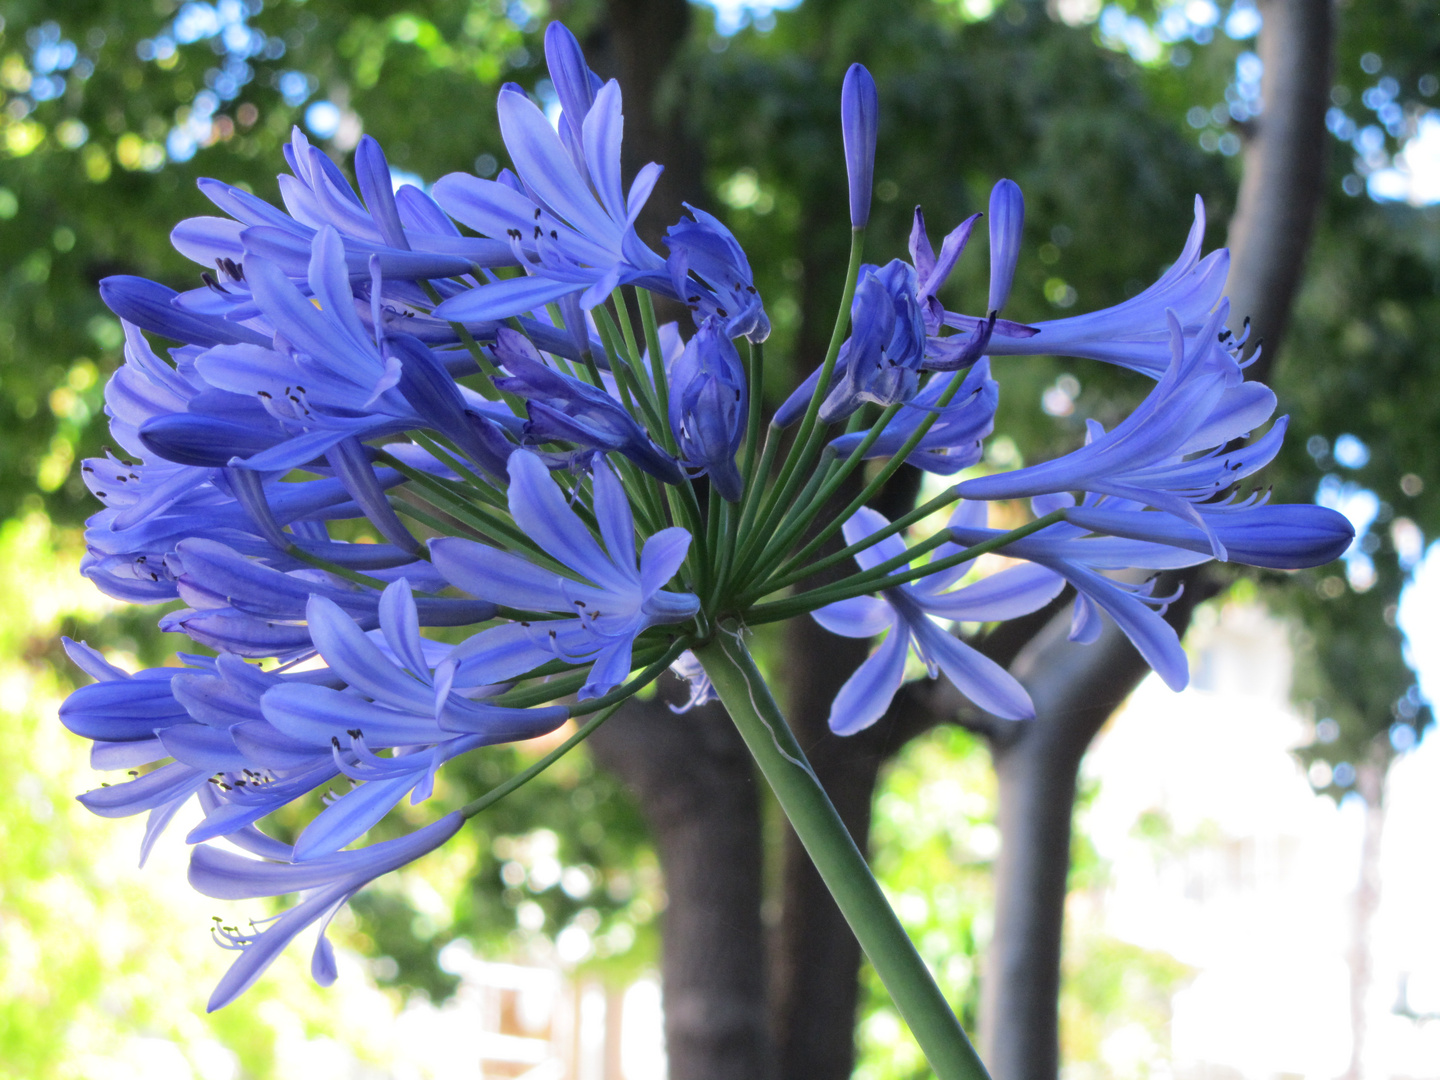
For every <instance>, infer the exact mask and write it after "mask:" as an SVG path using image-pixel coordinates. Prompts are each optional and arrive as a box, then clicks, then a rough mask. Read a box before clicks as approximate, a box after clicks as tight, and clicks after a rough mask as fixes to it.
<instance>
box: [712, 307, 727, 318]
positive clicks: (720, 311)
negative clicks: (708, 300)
mask: <svg viewBox="0 0 1440 1080" xmlns="http://www.w3.org/2000/svg"><path fill="white" fill-rule="evenodd" d="M715 314H716V315H719V316H720V318H722V319H728V318H729V317H730V313H729V312H728V311H726V310H725V309H724V308H723V307H717V308H716V309H715Z"/></svg>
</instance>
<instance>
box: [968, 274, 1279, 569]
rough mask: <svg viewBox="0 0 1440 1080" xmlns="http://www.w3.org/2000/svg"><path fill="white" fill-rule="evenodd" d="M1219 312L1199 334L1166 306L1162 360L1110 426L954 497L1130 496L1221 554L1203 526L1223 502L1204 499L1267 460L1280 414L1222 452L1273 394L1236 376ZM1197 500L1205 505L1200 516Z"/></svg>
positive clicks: (1270, 407)
mask: <svg viewBox="0 0 1440 1080" xmlns="http://www.w3.org/2000/svg"><path fill="white" fill-rule="evenodd" d="M1227 312H1228V305H1227V304H1226V303H1225V302H1223V301H1222V302H1221V304H1220V306H1219V307H1218V308H1217V309H1216V310H1215V311H1214V312H1213V313H1212V314H1211V316H1210V318H1209V320H1208V321H1207V323H1206V325H1205V327H1204V328H1203V329H1202V330H1201V332H1200V333H1199V334H1198V335H1195V336H1193V337H1189V338H1187V337H1186V336H1185V334H1184V332H1183V330H1182V328H1181V325H1180V322H1179V320H1178V319H1177V318H1176V317H1175V315H1174V313H1167V317H1168V319H1169V323H1170V343H1171V360H1170V366H1169V367H1168V368H1167V369H1166V372H1165V375H1164V377H1163V378H1162V379H1161V380H1160V381H1159V382H1158V383H1157V384H1156V385H1155V388H1154V389H1153V390H1152V391H1151V392H1150V394H1149V395H1148V396H1147V397H1146V398H1145V400H1144V401H1143V402H1141V403H1140V405H1139V406H1138V407H1137V408H1136V409H1135V411H1134V412H1133V413H1131V414H1130V415H1129V416H1128V417H1126V419H1125V420H1124V421H1122V422H1121V423H1120V424H1119V425H1118V426H1116V427H1115V428H1114V430H1112V431H1108V432H1107V431H1105V430H1104V429H1103V428H1102V427H1101V426H1100V425H1099V424H1098V423H1097V422H1095V421H1093V420H1092V421H1090V422H1089V439H1088V441H1087V442H1086V444H1085V445H1084V446H1083V447H1081V448H1080V449H1078V450H1076V451H1074V452H1072V453H1069V454H1065V455H1063V456H1062V457H1059V458H1056V459H1054V460H1053V461H1047V462H1044V463H1042V464H1040V465H1032V466H1028V467H1026V468H1023V469H1016V470H1014V471H1012V472H1006V473H998V474H995V475H993V476H985V477H980V478H978V479H975V480H967V481H965V482H964V483H962V484H961V485H960V488H959V491H960V494H961V495H963V496H964V497H965V498H967V499H1013V498H1020V497H1024V496H1035V495H1048V494H1053V493H1057V492H1066V491H1088V492H1094V493H1097V494H1101V495H1112V496H1114V497H1116V498H1120V499H1133V500H1134V501H1136V502H1137V503H1139V504H1141V505H1144V506H1153V507H1156V508H1157V509H1160V510H1165V511H1166V512H1168V513H1171V514H1174V515H1176V516H1177V517H1179V518H1181V519H1183V520H1185V521H1188V522H1190V523H1191V524H1193V525H1197V526H1199V527H1200V528H1201V529H1202V530H1204V531H1205V533H1206V535H1207V536H1209V537H1210V539H1211V546H1212V551H1213V553H1214V555H1215V557H1216V558H1219V559H1223V558H1225V545H1224V544H1223V543H1222V542H1221V540H1220V538H1219V536H1218V534H1216V533H1215V531H1214V529H1213V528H1212V527H1211V524H1210V522H1211V521H1213V520H1214V513H1213V512H1214V511H1215V510H1218V509H1220V508H1221V507H1220V505H1216V504H1214V503H1213V502H1212V500H1213V499H1214V498H1215V497H1216V495H1217V494H1219V493H1220V492H1222V491H1223V490H1225V489H1226V488H1228V487H1230V486H1231V485H1232V484H1234V483H1236V482H1237V481H1239V480H1241V479H1243V478H1245V477H1247V476H1249V475H1250V474H1251V473H1253V472H1255V471H1256V470H1258V469H1260V468H1263V467H1264V466H1265V465H1266V464H1268V463H1269V461H1270V459H1271V458H1273V457H1274V456H1275V454H1276V452H1277V451H1278V450H1279V449H1280V443H1281V441H1282V439H1283V438H1284V435H1285V427H1286V418H1285V417H1281V418H1280V420H1279V421H1277V422H1276V423H1275V424H1274V425H1273V426H1272V427H1271V429H1270V430H1269V432H1267V433H1266V434H1265V435H1264V436H1263V437H1262V438H1260V439H1258V440H1257V441H1255V442H1254V443H1252V444H1250V445H1249V446H1246V447H1242V448H1240V449H1234V450H1227V449H1226V447H1227V446H1229V445H1230V444H1231V443H1232V442H1233V441H1234V440H1236V439H1238V438H1240V437H1242V436H1244V435H1248V434H1249V432H1250V431H1251V429H1253V428H1254V427H1256V426H1257V425H1259V424H1262V423H1264V422H1265V421H1266V420H1267V419H1269V417H1270V414H1271V413H1272V412H1273V411H1274V409H1275V395H1274V394H1273V393H1272V392H1271V391H1270V390H1269V389H1268V388H1267V387H1265V386H1263V385H1261V384H1259V383H1247V382H1244V381H1243V376H1242V373H1241V369H1240V365H1239V364H1238V363H1237V362H1236V360H1235V358H1234V357H1233V356H1232V355H1231V354H1230V352H1229V350H1228V349H1227V348H1226V347H1225V345H1224V343H1223V340H1222V338H1221V335H1220V334H1219V330H1220V327H1221V326H1223V325H1224V320H1225V316H1226V314H1227ZM1192 455H1193V456H1192ZM1202 505H1203V506H1204V507H1205V508H1206V509H1207V510H1208V511H1211V512H1210V513H1206V514H1202V513H1201V512H1200V507H1201V506H1202ZM1221 505H1223V504H1221Z"/></svg>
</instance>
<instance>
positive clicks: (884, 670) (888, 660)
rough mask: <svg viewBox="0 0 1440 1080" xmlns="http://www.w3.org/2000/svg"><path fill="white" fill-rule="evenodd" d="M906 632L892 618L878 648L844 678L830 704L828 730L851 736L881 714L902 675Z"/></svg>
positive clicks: (899, 623) (906, 651)
mask: <svg viewBox="0 0 1440 1080" xmlns="http://www.w3.org/2000/svg"><path fill="white" fill-rule="evenodd" d="M909 651H910V631H909V630H908V629H906V627H905V625H904V623H902V622H901V621H900V619H899V618H896V619H895V620H894V622H893V623H892V624H891V629H890V634H889V636H888V637H886V638H885V641H884V642H883V643H882V644H881V646H880V648H878V649H876V650H875V652H874V653H873V654H872V655H871V656H870V658H869V659H867V660H866V661H865V662H864V663H863V664H861V665H860V666H859V667H858V668H856V669H855V674H853V675H851V676H850V678H848V679H847V680H845V685H844V686H842V687H840V692H839V693H837V694H836V695H835V701H834V702H833V703H832V704H831V706H830V730H831V731H833V732H835V734H837V735H854V734H855V733H856V732H857V731H863V730H864V729H865V728H867V727H869V726H870V725H871V724H873V723H875V721H876V720H879V719H880V718H881V717H882V716H884V715H885V710H886V709H888V708H889V707H890V702H891V700H892V699H893V698H894V697H895V691H897V690H899V689H900V682H901V680H902V679H903V678H904V676H905V656H906V654H907V653H908V652H909Z"/></svg>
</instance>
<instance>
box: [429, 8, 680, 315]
mask: <svg viewBox="0 0 1440 1080" xmlns="http://www.w3.org/2000/svg"><path fill="white" fill-rule="evenodd" d="M546 47H547V52H548V53H550V54H551V55H554V56H559V57H562V58H563V59H564V64H563V66H562V70H563V72H564V74H563V75H562V76H561V81H562V82H563V83H564V84H565V86H566V91H565V95H566V98H568V99H569V102H568V103H569V104H572V105H573V106H574V107H575V108H577V109H580V108H583V109H585V113H584V116H583V117H574V116H572V117H570V118H569V119H568V120H565V121H564V122H563V130H564V131H565V132H566V134H567V137H566V138H565V139H563V140H562V137H561V135H560V134H558V133H557V132H556V131H555V129H554V128H553V127H551V126H550V121H549V120H547V119H546V118H545V114H544V113H543V112H542V111H541V110H540V109H539V108H538V107H537V106H536V105H535V104H534V102H532V101H531V100H530V99H529V98H528V97H526V96H525V94H524V92H523V91H521V90H520V88H519V87H518V86H515V85H514V84H507V85H506V86H505V87H504V88H503V89H502V90H501V91H500V98H499V102H498V110H499V114H500V132H501V135H502V136H503V138H504V140H505V147H506V149H507V150H509V152H510V157H511V160H512V161H513V162H514V165H515V174H516V182H515V183H514V184H513V185H512V184H509V183H505V182H503V181H502V180H482V179H480V178H479V177H476V176H470V175H468V174H465V173H451V174H450V175H448V176H443V177H441V178H440V179H439V180H438V181H437V182H436V184H435V188H434V191H435V198H436V200H437V201H438V202H439V203H440V205H441V206H442V207H444V208H445V210H446V212H447V213H449V214H450V215H451V216H452V217H454V218H455V219H456V220H457V221H460V222H462V223H464V224H466V225H468V226H470V227H471V228H472V229H474V230H475V231H476V232H478V233H480V234H481V235H482V236H488V237H493V238H495V239H502V238H503V239H504V240H506V241H508V242H509V244H510V246H511V251H512V252H513V254H514V256H515V258H516V260H517V261H519V262H520V264H521V265H522V266H523V267H524V268H525V271H526V274H527V275H528V276H526V277H522V278H511V279H509V280H504V281H494V282H492V283H490V284H488V285H483V286H481V287H480V288H477V289H471V290H468V291H466V292H462V293H459V294H457V295H455V296H452V297H451V298H449V299H448V300H446V301H445V302H444V303H442V304H441V305H440V306H439V307H437V308H436V309H435V314H436V316H437V317H439V318H443V319H458V320H471V319H502V318H507V317H509V316H511V315H516V314H518V313H520V312H522V311H529V310H532V309H535V308H540V307H543V306H544V305H545V304H547V303H549V302H551V301H553V300H558V299H559V298H560V297H562V296H564V295H566V294H567V293H572V292H580V293H581V294H582V295H581V306H582V307H584V308H586V309H589V308H592V307H594V306H595V305H597V304H599V303H601V302H603V301H604V300H605V298H606V297H608V296H609V295H610V293H611V292H612V291H613V290H614V289H615V287H616V286H617V285H623V284H625V283H627V282H630V281H635V280H638V279H642V278H644V279H647V284H653V283H657V282H658V283H659V284H660V285H661V287H662V288H663V287H664V283H665V280H666V275H665V273H664V271H665V264H664V262H663V261H662V260H661V258H660V256H659V255H657V254H655V252H653V251H651V250H650V249H649V248H648V247H646V246H645V245H644V243H642V242H641V240H640V238H639V237H638V236H637V235H636V233H635V220H636V218H637V217H638V216H639V214H640V211H641V209H642V208H643V207H644V205H645V201H646V200H647V199H648V198H649V197H650V192H651V191H652V190H653V189H654V187H655V182H656V181H657V180H658V179H659V178H660V172H661V167H660V166H659V165H656V164H654V163H653V162H652V163H651V164H649V165H646V166H645V167H644V168H642V169H641V170H640V172H639V173H638V174H637V175H636V177H635V180H634V182H633V183H632V184H631V186H630V190H629V192H628V193H627V192H625V190H624V189H623V187H622V185H621V176H620V141H621V133H622V131H623V129H624V119H623V117H622V116H621V102H620V86H619V84H618V83H616V82H615V81H614V80H613V79H612V80H611V81H610V82H607V83H604V84H603V85H602V86H601V87H600V88H599V89H598V90H594V93H593V97H591V96H590V90H591V89H593V85H592V84H589V83H588V76H586V75H583V74H582V73H581V72H579V71H578V70H576V61H575V57H574V55H572V53H571V50H570V49H569V48H568V46H567V45H566V43H565V42H564V41H563V40H562V39H561V38H557V37H555V36H554V35H550V34H548V33H547V38H546ZM578 63H579V65H580V66H582V67H583V59H581V60H579V61H578ZM585 70H586V71H587V72H588V69H585ZM567 142H568V146H567Z"/></svg>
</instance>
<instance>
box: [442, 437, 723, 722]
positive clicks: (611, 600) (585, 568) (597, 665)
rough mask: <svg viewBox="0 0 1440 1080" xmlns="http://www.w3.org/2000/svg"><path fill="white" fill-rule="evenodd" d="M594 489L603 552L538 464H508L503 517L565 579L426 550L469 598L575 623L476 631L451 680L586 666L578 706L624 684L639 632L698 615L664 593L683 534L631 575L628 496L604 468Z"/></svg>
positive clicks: (467, 554) (666, 536)
mask: <svg viewBox="0 0 1440 1080" xmlns="http://www.w3.org/2000/svg"><path fill="white" fill-rule="evenodd" d="M592 479H593V483H594V507H595V518H596V522H597V524H598V525H599V529H600V535H601V537H602V538H603V541H604V547H603V548H602V547H601V544H600V543H599V542H597V541H596V539H595V537H594V536H593V535H592V534H591V532H590V530H589V529H588V528H587V527H586V526H585V523H584V522H582V521H581V520H580V518H579V516H578V515H576V513H575V511H574V510H572V509H570V507H569V505H568V504H567V503H566V501H565V496H564V494H563V493H562V492H561V490H560V488H559V487H558V486H557V485H556V483H555V481H554V480H553V479H551V477H550V473H549V470H548V469H546V468H545V465H544V463H543V462H541V460H540V458H539V457H537V456H536V455H534V454H532V453H530V452H529V451H525V450H519V451H516V452H515V453H514V454H513V455H511V457H510V491H509V497H510V515H511V517H512V518H514V520H515V524H516V525H518V526H519V527H520V528H521V529H522V530H523V531H524V532H525V533H526V534H527V535H528V536H530V537H531V538H532V539H533V540H534V541H535V542H536V543H537V544H538V545H539V546H540V548H541V549H542V550H543V551H544V552H545V553H546V554H548V555H549V556H550V557H551V558H553V559H554V560H555V561H556V562H557V563H559V564H560V565H561V566H562V567H564V568H565V571H566V572H565V573H558V572H556V571H554V570H550V569H547V568H545V567H542V566H539V565H537V564H535V563H533V562H531V561H530V560H528V559H526V558H523V557H521V556H519V555H515V554H512V553H510V552H504V551H497V550H495V549H494V548H490V547H486V546H484V545H483V544H477V543H474V542H472V541H470V540H461V539H458V538H455V537H441V538H440V539H437V540H433V541H431V544H430V553H431V558H432V559H433V560H434V564H435V569H437V570H438V571H440V573H441V574H443V575H444V577H445V579H446V580H447V581H449V582H450V583H451V584H453V585H456V586H458V587H460V588H462V589H464V590H465V591H466V592H468V593H470V594H471V595H472V596H476V597H479V598H481V599H484V600H490V601H493V602H494V603H497V604H502V605H505V606H506V607H511V608H518V609H520V610H522V611H539V612H554V613H563V614H565V615H567V616H572V617H569V618H563V619H552V620H545V621H539V620H537V621H534V622H515V623H510V624H508V625H505V626H498V627H495V628H493V629H490V630H482V631H481V632H480V633H478V634H476V635H475V636H474V637H472V638H470V640H468V641H466V642H464V643H463V644H461V645H460V646H458V647H457V648H456V651H455V653H454V654H453V656H452V659H453V660H454V661H455V664H456V679H457V680H460V681H464V682H466V683H497V682H503V681H504V680H506V679H512V678H514V677H516V676H518V675H523V674H524V673H526V672H528V671H531V670H533V669H534V668H536V667H538V666H540V665H541V664H544V663H546V662H547V661H550V660H555V659H560V660H565V661H567V662H569V663H573V664H583V663H591V662H593V666H592V667H591V670H590V678H589V680H588V681H587V682H586V684H585V686H584V687H583V688H582V689H581V691H580V697H581V698H589V697H597V696H599V695H601V694H604V693H605V692H606V691H608V690H610V689H612V688H614V687H615V686H618V685H619V684H620V682H621V681H623V680H624V678H625V676H626V675H628V674H629V672H630V658H631V650H632V648H633V646H634V644H635V638H636V637H637V636H638V635H639V634H640V633H641V632H642V631H644V630H645V629H647V628H648V627H651V626H655V625H661V624H666V623H681V622H685V621H687V620H689V619H691V618H693V617H694V615H695V613H696V612H697V611H698V610H699V609H700V601H699V600H698V599H697V598H696V597H695V596H693V595H692V594H690V593H673V592H666V591H664V589H663V586H664V585H665V583H666V582H668V581H669V580H670V579H671V578H672V577H674V576H675V573H676V571H677V570H679V569H680V565H681V563H683V562H684V561H685V555H686V553H687V552H688V551H689V548H690V534H689V533H688V532H686V531H685V530H684V529H681V528H669V529H662V530H661V531H660V532H658V533H656V534H655V535H653V536H651V537H650V538H649V539H648V540H646V541H645V546H644V548H643V550H642V551H641V553H640V560H639V569H638V571H637V569H636V559H635V522H634V518H633V515H632V514H631V511H630V502H629V499H628V497H627V496H626V494H625V489H624V488H623V487H621V485H620V481H619V480H617V479H616V477H615V475H614V473H612V472H611V471H610V467H609V466H608V465H606V464H605V462H604V460H603V459H597V461H596V462H595V465H594V468H593V470H592ZM569 574H574V575H575V576H574V577H570V576H568V575H569Z"/></svg>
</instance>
